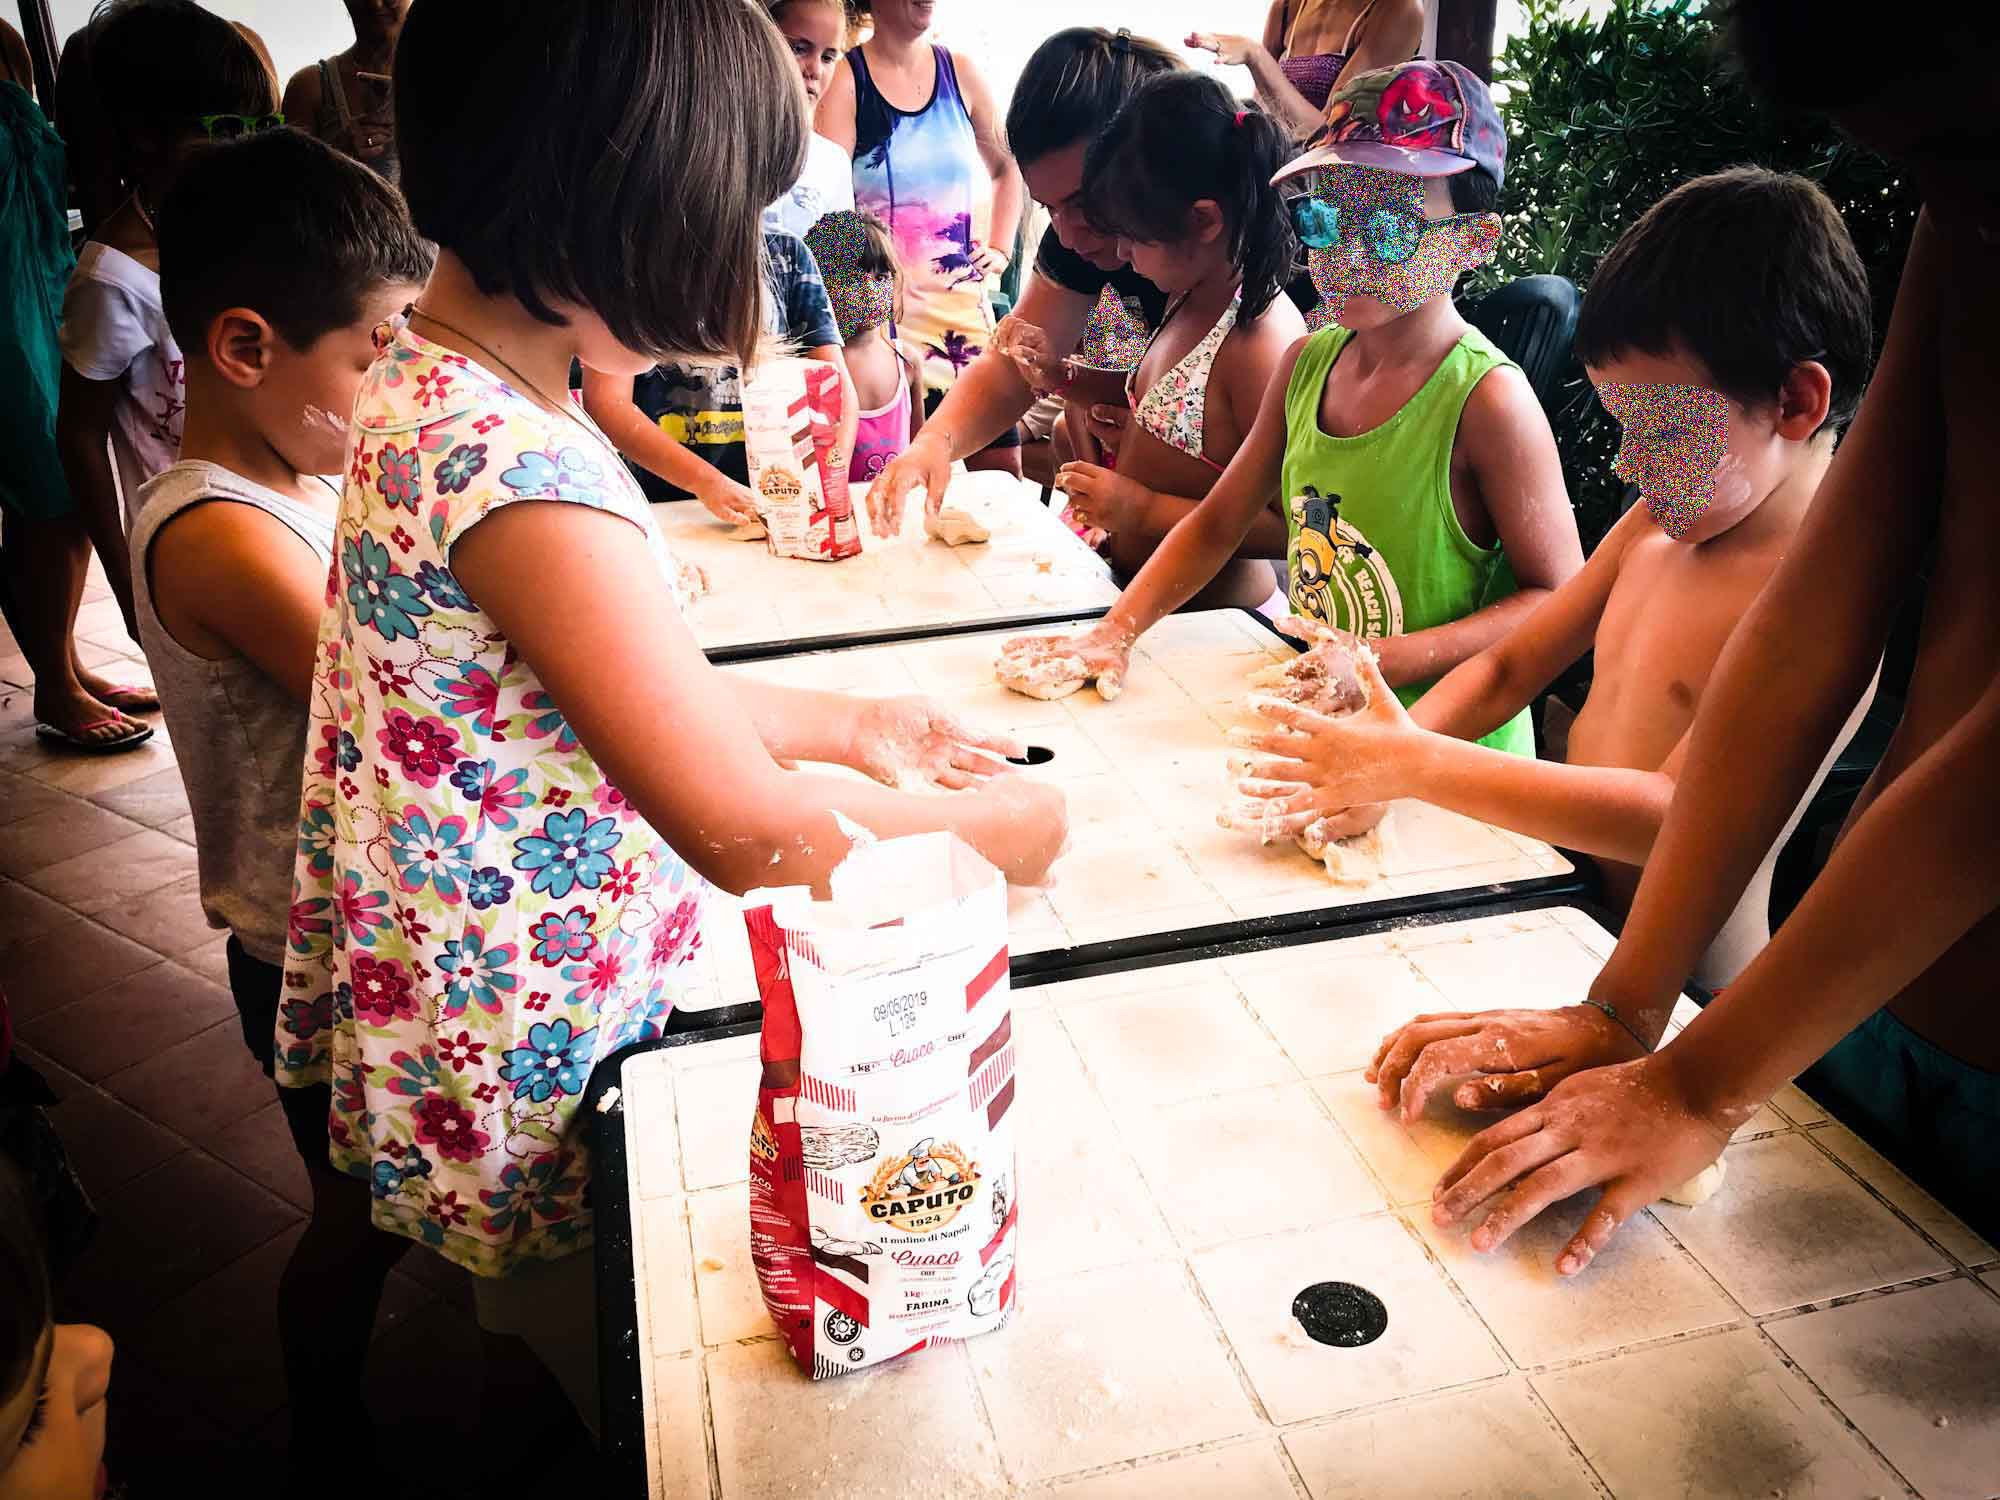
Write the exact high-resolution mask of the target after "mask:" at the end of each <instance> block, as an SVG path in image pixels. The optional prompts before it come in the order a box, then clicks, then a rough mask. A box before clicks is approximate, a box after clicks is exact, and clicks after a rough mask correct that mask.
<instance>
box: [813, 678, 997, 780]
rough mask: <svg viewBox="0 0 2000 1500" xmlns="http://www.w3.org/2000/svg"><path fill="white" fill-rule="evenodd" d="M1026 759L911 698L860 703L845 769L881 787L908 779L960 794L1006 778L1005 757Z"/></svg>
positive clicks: (937, 708)
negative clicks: (1001, 777)
mask: <svg viewBox="0 0 2000 1500" xmlns="http://www.w3.org/2000/svg"><path fill="white" fill-rule="evenodd" d="M1027 753H1028V752H1027V747H1026V746H1025V745H1024V744H1022V743H1021V741H1019V740H1017V739H1015V738H1014V737H1013V736H1012V735H1010V734H998V733H985V732H982V731H980V730H977V729H973V728H971V727H969V726H967V725H965V724H963V723H961V722H960V721H959V720H958V719H957V718H955V717H954V716H953V715H951V714H949V713H947V712H946V711H945V710H944V709H943V708H941V707H940V706H939V705H937V704H936V703H933V702H932V701H931V700H930V699H928V698H924V697H919V696H916V695H910V696H906V697H901V698H870V699H866V700H864V701H863V704H862V708H861V711H860V713H859V714H858V715H857V716H856V719H855V726H854V736H853V740H852V742H851V746H850V749H849V752H848V754H847V756H846V764H848V765H850V766H852V767H854V769H855V770H857V771H860V772H861V773H862V774H863V775H866V776H871V777H873V778H874V779H875V780H877V781H879V782H881V783H882V784H883V785H884V786H898V785H900V784H901V783H902V782H903V780H904V778H905V777H906V776H911V775H913V776H916V777H918V778H920V779H921V780H924V781H927V782H929V783H930V784H931V785H932V786H936V787H942V788H944V789H945V790H946V791H962V790H963V789H965V788H966V787H969V786H976V785H978V784H979V783H980V782H982V781H985V780H987V779H988V778H990V777H993V776H998V775H1001V774H1002V773H1004V772H1006V771H1007V770H1008V769H1009V767H1008V765H1007V761H1006V757H1008V756H1015V757H1019V756H1023V755H1026V754H1027Z"/></svg>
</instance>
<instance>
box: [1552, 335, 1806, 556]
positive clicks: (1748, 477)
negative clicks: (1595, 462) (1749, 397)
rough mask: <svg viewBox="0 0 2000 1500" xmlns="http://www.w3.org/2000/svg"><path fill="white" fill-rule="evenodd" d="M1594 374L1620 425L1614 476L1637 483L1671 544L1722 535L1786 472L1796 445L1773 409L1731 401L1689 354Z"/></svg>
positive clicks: (1620, 363)
mask: <svg viewBox="0 0 2000 1500" xmlns="http://www.w3.org/2000/svg"><path fill="white" fill-rule="evenodd" d="M1589 374H1590V381H1591V384H1592V385H1594V386H1595V387H1596V388H1597V398H1598V400H1599V401H1601V402H1603V403H1604V409H1605V410H1606V411H1607V412H1609V413H1610V414H1611V416H1612V418H1613V419H1614V420H1615V421H1616V422H1617V423H1618V426H1619V429H1620V437H1619V443H1618V456H1617V458H1616V459H1615V460H1614V461H1613V463H1612V466H1611V471H1612V473H1614V474H1616V475H1617V476H1618V477H1619V478H1620V479H1623V480H1624V481H1625V482H1626V483H1628V484H1636V485H1637V486H1638V487H1639V494H1640V498H1641V499H1642V500H1643V501H1644V502H1645V506H1646V510H1647V513H1648V514H1649V515H1651V516H1652V518H1653V522H1654V524H1655V525H1657V526H1658V527H1659V528H1660V530H1662V531H1664V532H1665V533H1666V534H1667V535H1668V536H1670V537H1672V538H1673V539H1674V540H1675V541H1677V542H1687V543H1690V544H1693V543H1698V542H1706V541H1709V540H1711V539H1713V538H1715V537H1718V536H1721V535H1722V534H1723V533H1724V532H1725V531H1728V530H1729V529H1730V528H1731V527H1733V526H1735V525H1736V524H1737V523H1738V522H1739V521H1741V520H1743V518H1744V517H1746V516H1748V515H1749V514H1750V513H1751V512H1752V511H1754V510H1755V509H1756V508H1757V507H1758V506H1759V505H1761V504H1762V503H1763V502H1764V500H1765V498H1766V497H1768V496H1769V495H1770V494H1771V492H1772V491H1773V490H1775V489H1776V488H1777V487H1778V484H1779V481H1780V480H1781V479H1782V478H1783V477H1784V470H1785V466H1786V465H1787V463H1788V462H1789V460H1790V458H1791V456H1792V453H1793V451H1794V450H1793V449H1792V446H1791V444H1790V443H1789V442H1788V441H1787V439H1786V436H1785V434H1784V433H1782V432H1780V431H1779V430H1778V424H1779V421H1780V417H1779V413H1778V412H1777V410H1776V408H1775V407H1774V408H1773V409H1772V410H1769V411H1763V412H1760V411H1753V410H1751V409H1749V408H1747V407H1745V406H1743V405H1742V404H1741V403H1740V402H1736V401H1732V400H1731V399H1730V398H1729V397H1727V396H1725V395H1723V394H1722V392H1720V391H1718V390H1716V389H1715V388H1714V386H1713V385H1712V383H1711V377H1710V376H1709V375H1708V373H1707V372H1706V371H1705V370H1704V369H1703V368H1702V367H1701V365H1700V364H1699V363H1697V362H1696V361H1695V360H1694V359H1693V358H1692V357H1690V356H1688V355H1685V354H1680V353H1676V354H1670V355H1655V354H1631V355H1627V356H1625V357H1623V358H1620V359H1616V360H1612V361H1610V362H1609V363H1607V364H1605V365H1603V366H1593V367H1592V368H1591V370H1590V372H1589ZM1822 410H1823V409H1822ZM1816 425H1817V420H1814V421H1812V422H1810V423H1808V424H1807V431H1808V432H1810V430H1811V427H1813V426H1816Z"/></svg>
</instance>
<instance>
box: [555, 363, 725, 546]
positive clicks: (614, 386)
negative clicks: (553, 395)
mask: <svg viewBox="0 0 2000 1500" xmlns="http://www.w3.org/2000/svg"><path fill="white" fill-rule="evenodd" d="M583 409H584V410H585V411H587V412H589V413H590V419H591V420H592V421H593V422H595V423H596V424H597V425H598V426H599V427H601V428H603V429H604V435H605V436H606V437H608V438H610V439H611V441H612V443H613V444H614V445H615V446H616V447H617V449H618V451H619V452H620V453H623V454H624V455H625V456H626V457H627V458H629V459H631V460H632V461H633V462H634V463H637V464H643V465H644V466H645V467H646V468H648V469H650V470H651V471H652V472H653V473H655V474H657V475H659V476H660V478H662V479H664V480H666V481H667V483H668V484H671V485H677V486H679V487H680V488H681V489H684V490H686V491H688V493H690V494H692V495H693V496H694V497H695V498H696V499H697V500H699V501H701V503H702V504H703V505H705V506H707V507H708V509H709V511H710V512H711V513H712V514H713V515H714V516H715V517H716V518H717V519H718V520H723V521H727V522H729V523H730V524H731V525H732V526H740V525H744V524H745V523H747V522H750V521H754V520H756V519H757V503H756V499H755V497H754V496H752V495H751V493H750V491H749V490H748V489H747V488H746V487H745V486H743V485H740V484H738V483H737V482H736V481H735V480H733V479H731V478H730V477H729V476H728V475H727V474H725V473H723V472H722V471H721V470H720V469H718V468H716V467H715V465H714V464H711V463H708V462H707V461H705V460H704V459H702V458H700V457H698V456H696V455H695V454H694V453H691V452H689V451H688V449H687V447H686V446H685V445H684V444H681V443H677V442H675V441H674V440H673V439H672V438H670V437H668V436H667V435H666V434H665V433H664V432H662V431H660V424H659V423H657V422H655V421H653V420H652V419H651V418H649V417H648V416H647V415H646V414H645V413H644V412H642V411H641V410H639V408H638V407H637V406H636V405H635V404H634V403H633V401H632V378H631V377H630V376H628V375H603V374H599V373H598V372H597V371H596V370H593V369H590V368H589V367H588V366H586V367H585V368H584V372H583Z"/></svg>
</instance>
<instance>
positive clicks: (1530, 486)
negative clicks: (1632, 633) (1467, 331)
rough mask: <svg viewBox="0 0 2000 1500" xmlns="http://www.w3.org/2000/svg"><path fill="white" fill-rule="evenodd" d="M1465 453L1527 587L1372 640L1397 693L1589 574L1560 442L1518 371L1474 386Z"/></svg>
mask: <svg viewBox="0 0 2000 1500" xmlns="http://www.w3.org/2000/svg"><path fill="white" fill-rule="evenodd" d="M1458 445H1459V453H1460V455H1461V456H1463V458H1464V459H1465V461H1466V464H1467V467H1468V469H1469V470H1470V473H1471V475H1472V479H1473V482H1474V483H1475V484H1476V485H1477V486H1478V489H1479V494H1480V496H1481V497H1482V498H1483V499H1484V501H1485V503H1486V509H1487V512H1488V514H1489V515H1490V516H1491V517H1492V519H1493V527H1494V530H1495V531H1496V532H1497V533H1498V534H1499V540H1500V545H1501V547H1502V548H1503V549H1505V551H1506V554H1507V561H1508V563H1509V564H1510V565H1511V566H1512V568H1513V570H1514V579H1515V581H1516V582H1517V583H1518V584H1519V585H1520V587H1519V589H1518V590H1517V591H1516V592H1515V593H1514V594H1512V595H1510V596H1509V597H1508V598H1505V599H1501V600H1498V601H1497V602H1495V603H1493V604H1489V605H1487V606H1486V607H1485V608H1484V609H1479V610H1474V611H1473V612H1472V613H1471V614H1469V615H1464V616H1462V617H1460V618H1459V619H1456V620H1452V621H1449V622H1447V623H1445V624H1443V625H1434V626H1432V627H1431V628H1430V629H1428V630H1416V631H1411V632H1410V633H1409V634H1407V635H1396V636H1390V637H1388V638H1387V639H1385V640H1381V641H1376V642H1374V643H1373V644H1374V646H1375V648H1376V651H1377V652H1378V653H1379V655H1380V656H1381V658H1382V675H1383V676H1385V677H1387V678H1388V679H1389V681H1390V682H1391V683H1392V684H1394V685H1395V686H1397V687H1401V686H1403V685H1404V684H1406V683H1411V682H1428V681H1431V680H1432V679H1434V678H1438V677H1442V676H1443V675H1444V674H1445V673H1446V672H1449V671H1450V670H1451V669H1452V668H1453V667H1455V666H1457V665H1458V664H1459V663H1460V662H1463V661H1469V660H1471V658H1473V657H1475V656H1477V655H1478V654H1479V653H1480V652H1481V651H1484V650H1485V649H1486V648H1487V647H1488V646H1490V645H1492V644H1493V643H1494V642H1495V641H1497V640H1499V639H1500V638H1501V637H1503V636H1505V635H1506V634H1507V632H1508V631H1510V630H1512V629H1513V628H1514V627H1515V626H1517V625H1519V624H1520V623H1521V622H1522V621H1523V620H1525V619H1527V617H1528V616H1529V615H1530V614H1532V613H1533V612H1534V610H1535V607H1536V606H1537V605H1538V604H1540V603H1541V602H1542V601H1543V600H1544V599H1546V598H1547V597H1548V596H1549V594H1550V593H1551V592H1552V591H1553V590H1555V589H1557V588H1559V587H1561V585H1562V584H1563V583H1564V582H1565V581H1566V580H1567V579H1569V578H1571V577H1573V576H1574V575H1575V574H1576V572H1577V570H1578V569H1580V568H1581V567H1582V566H1583V545H1582V543H1580V542H1579V541H1578V540H1577V535H1576V516H1575V514H1574V513H1573V512H1572V511H1571V510H1570V506H1569V492H1568V490H1567V489H1566V488H1565V487H1564V485H1563V475H1562V463H1561V460H1559V459H1558V458H1557V456H1556V440H1555V436H1554V434H1553V433H1551V432H1550V431H1549V419H1548V418H1547V417H1546V416H1544V415H1543V414H1542V408H1541V405H1540V403H1538V402H1537V401H1536V400H1535V393H1534V391H1533V389H1532V388H1531V387H1530V386H1529V385H1528V382H1527V380H1526V379H1525V378H1524V377H1523V376H1522V375H1521V374H1520V372H1519V371H1517V370H1511V369H1504V368H1503V369H1497V370H1494V371H1492V372H1491V373H1490V374H1488V375H1487V376H1486V378H1485V379H1484V380H1482V381H1480V382H1479V384H1478V385H1476V386H1475V387H1473V390H1472V394H1471V395H1470V396H1469V397H1467V398H1466V402H1465V410H1464V412H1463V414H1462V415H1461V416H1460V418H1459V423H1458Z"/></svg>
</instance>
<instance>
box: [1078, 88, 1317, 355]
mask: <svg viewBox="0 0 2000 1500" xmlns="http://www.w3.org/2000/svg"><path fill="white" fill-rule="evenodd" d="M1291 150H1292V142H1291V138H1290V136H1289V135H1287V134H1286V132H1285V130H1284V129H1283V127H1281V126H1280V125H1279V124H1278V123H1277V121H1275V120H1273V119H1272V118H1271V116H1269V115H1267V114H1266V113H1264V111H1263V110H1261V109H1258V108H1256V107H1254V106H1243V105H1239V104H1238V102H1237V101H1236V99H1235V98H1234V97H1232V96H1231V94H1230V93H1229V91H1228V90H1227V89H1225V88H1224V87H1223V86H1222V85H1221V84H1219V83H1217V82H1216V81H1215V80H1214V79H1213V78H1210V77H1208V76H1207V75H1206V74H1202V73H1195V72H1191V71H1176V72H1172V73H1167V74H1164V75H1162V76H1160V77H1157V78H1153V79H1150V80H1148V81H1147V82H1146V83H1145V84H1144V85H1143V86H1141V87H1140V89H1139V90H1138V92H1137V93H1135V94H1134V95H1133V96H1132V99H1131V102H1130V103H1128V104H1127V105H1126V106H1125V107H1124V109H1122V110H1120V111H1119V112H1118V114H1117V116H1116V118H1114V119H1113V120H1112V121H1111V123H1110V125H1109V126H1107V127H1106V128H1105V130H1104V133H1103V134H1102V135H1101V136H1099V137H1098V138H1097V140H1096V141H1094V142H1092V144H1091V146H1090V149H1089V151H1088V152H1087V153H1086V154H1085V156H1084V167H1083V194H1082V199H1083V212H1084V217H1085V218H1086V219H1087V220H1088V222H1089V224H1090V226H1091V228H1093V229H1095V230H1096V231H1097V232H1098V233H1099V234H1107V235H1117V236H1120V237H1123V238H1125V239H1133V240H1144V241H1147V242H1152V243H1157V242H1160V241H1169V240H1177V239H1180V238H1182V237H1183V236H1185V235H1186V233H1187V218H1188V211H1189V210H1190V209H1192V208H1193V206H1194V205H1195V204H1196V203H1198V202H1200V201H1201V200H1202V199H1204V198H1207V199H1209V200H1211V201H1213V202H1214V203H1215V204H1216V205H1217V207H1218V208H1220V210H1221V211H1222V218H1223V223H1224V225H1225V228H1226V232H1227V234H1228V236H1229V257H1230V259H1231V260H1232V261H1233V262H1234V263H1235V264H1236V266H1237V268H1238V269H1239V270H1240V271H1241V273H1242V277H1243V307H1242V312H1241V316H1242V317H1243V318H1244V319H1245V320H1249V319H1254V318H1256V317H1258V316H1260V315H1261V314H1262V313H1263V312H1264V310H1265V309H1266V308H1268V307H1269V306H1270V305H1271V304H1272V303H1273V302H1275V301H1276V300H1277V299H1278V297H1279V295H1280V294H1281V293H1282V292H1283V291H1284V289H1285V284H1286V283H1287V282H1288V281H1290V280H1291V277H1292V272H1293V269H1294V266H1295V263H1296V259H1297V255H1298V243H1297V241H1296V239H1295V238H1294V236H1293V234H1292V221H1291V214H1290V212H1289V211H1288V209H1287V208H1286V206H1285V199H1284V196H1283V195H1282V194H1281V193H1280V192H1279V191H1278V190H1277V189H1276V188H1274V187H1272V186H1271V178H1272V176H1273V175H1275V174H1276V172H1277V171H1278V169H1279V168H1280V167H1282V166H1283V165H1284V164H1285V160H1286V158H1287V157H1288V156H1289V155H1290V154H1291Z"/></svg>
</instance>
